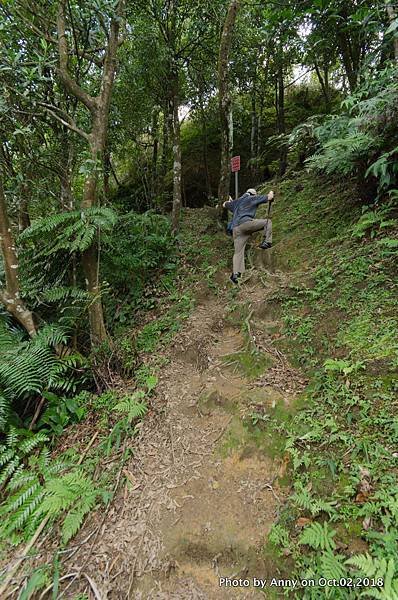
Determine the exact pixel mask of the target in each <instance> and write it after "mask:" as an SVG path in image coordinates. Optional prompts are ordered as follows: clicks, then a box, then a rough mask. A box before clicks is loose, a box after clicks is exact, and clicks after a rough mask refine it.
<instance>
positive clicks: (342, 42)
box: [336, 31, 358, 93]
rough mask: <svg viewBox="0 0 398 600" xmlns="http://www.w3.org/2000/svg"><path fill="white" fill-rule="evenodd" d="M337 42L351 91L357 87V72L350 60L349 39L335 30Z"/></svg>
mask: <svg viewBox="0 0 398 600" xmlns="http://www.w3.org/2000/svg"><path fill="white" fill-rule="evenodd" d="M336 37H337V43H338V46H339V50H340V54H341V59H342V62H343V66H344V70H345V72H346V75H347V79H348V83H349V85H350V92H351V93H352V92H353V91H354V90H355V88H356V87H357V82H358V72H357V71H356V69H355V65H354V64H353V61H352V54H351V50H350V40H349V38H348V36H347V35H346V34H345V33H344V32H341V31H337V34H336Z"/></svg>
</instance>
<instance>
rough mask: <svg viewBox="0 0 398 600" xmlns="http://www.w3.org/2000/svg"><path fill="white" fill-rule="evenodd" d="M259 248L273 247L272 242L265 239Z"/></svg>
mask: <svg viewBox="0 0 398 600" xmlns="http://www.w3.org/2000/svg"><path fill="white" fill-rule="evenodd" d="M259 248H261V250H268V249H269V248H272V244H271V242H267V241H266V240H263V241H262V242H261V244H260V245H259Z"/></svg>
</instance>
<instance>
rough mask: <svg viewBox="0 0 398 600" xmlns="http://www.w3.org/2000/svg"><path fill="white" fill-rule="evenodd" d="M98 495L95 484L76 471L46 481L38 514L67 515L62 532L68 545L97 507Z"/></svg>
mask: <svg viewBox="0 0 398 600" xmlns="http://www.w3.org/2000/svg"><path fill="white" fill-rule="evenodd" d="M98 494H99V490H98V489H97V488H96V487H95V486H94V485H93V482H92V481H91V480H90V479H89V478H88V477H86V476H85V475H83V473H81V472H80V471H79V470H77V469H76V470H73V471H70V472H69V473H66V474H65V475H62V476H61V477H56V478H51V479H49V480H48V481H46V484H45V486H44V497H43V501H42V502H41V504H40V507H39V510H38V512H39V514H40V515H47V514H49V515H51V516H52V517H59V516H60V515H65V518H64V519H63V523H62V529H61V532H62V540H63V542H64V543H66V542H68V541H69V540H70V539H71V538H72V537H73V536H74V535H75V534H76V532H77V531H78V530H79V529H80V527H81V525H82V522H83V519H84V517H85V515H86V514H87V513H88V512H90V510H92V508H93V507H94V506H95V504H96V501H97V497H98Z"/></svg>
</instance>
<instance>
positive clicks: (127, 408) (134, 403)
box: [114, 391, 148, 423]
mask: <svg viewBox="0 0 398 600" xmlns="http://www.w3.org/2000/svg"><path fill="white" fill-rule="evenodd" d="M143 398H145V393H144V392H142V391H138V392H135V393H134V394H133V395H132V396H131V397H124V398H123V399H122V400H121V401H120V402H118V403H117V404H116V405H115V406H114V410H115V411H116V412H120V413H125V414H126V418H127V420H128V422H129V423H131V422H132V421H134V420H136V419H139V418H142V417H143V416H144V415H145V413H146V412H147V410H148V408H147V405H146V404H145V402H140V400H142V399H143Z"/></svg>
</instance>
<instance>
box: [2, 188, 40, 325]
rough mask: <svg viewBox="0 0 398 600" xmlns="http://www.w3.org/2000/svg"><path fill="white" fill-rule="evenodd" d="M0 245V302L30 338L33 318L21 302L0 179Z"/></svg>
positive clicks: (13, 249)
mask: <svg viewBox="0 0 398 600" xmlns="http://www.w3.org/2000/svg"><path fill="white" fill-rule="evenodd" d="M0 245H1V252H2V255H3V262H4V271H5V279H6V286H5V289H2V290H0V300H1V302H2V303H3V304H4V306H5V308H6V310H7V311H8V312H9V313H10V314H12V316H13V317H14V318H15V319H16V320H17V321H18V322H19V323H20V324H21V325H22V326H23V327H24V328H25V329H26V331H27V332H28V333H29V335H30V336H31V337H33V336H34V335H35V334H36V327H35V324H34V320H33V316H32V313H31V312H30V310H28V309H27V308H26V306H25V304H24V303H23V301H22V300H21V296H20V287H19V280H18V256H17V251H16V248H15V240H14V237H13V234H12V230H11V224H10V220H9V218H8V213H7V206H6V201H5V197H4V189H3V182H2V180H1V179H0Z"/></svg>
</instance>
